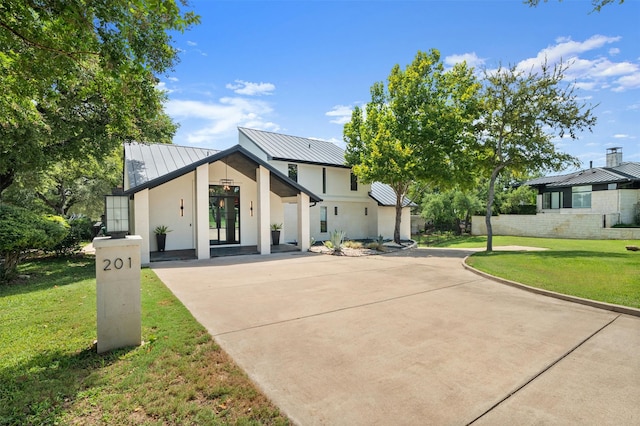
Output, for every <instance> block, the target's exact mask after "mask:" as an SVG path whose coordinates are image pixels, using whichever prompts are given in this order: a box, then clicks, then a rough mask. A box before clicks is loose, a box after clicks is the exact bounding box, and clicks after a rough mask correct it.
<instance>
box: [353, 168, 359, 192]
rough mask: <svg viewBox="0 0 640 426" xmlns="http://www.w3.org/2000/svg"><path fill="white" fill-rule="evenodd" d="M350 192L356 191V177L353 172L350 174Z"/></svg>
mask: <svg viewBox="0 0 640 426" xmlns="http://www.w3.org/2000/svg"><path fill="white" fill-rule="evenodd" d="M351 190H352V191H357V190H358V177H357V176H356V175H355V174H354V173H353V172H351Z"/></svg>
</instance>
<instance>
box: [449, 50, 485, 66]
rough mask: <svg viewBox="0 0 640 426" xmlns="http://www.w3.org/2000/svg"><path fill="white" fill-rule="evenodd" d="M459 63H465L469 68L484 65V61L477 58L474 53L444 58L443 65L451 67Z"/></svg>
mask: <svg viewBox="0 0 640 426" xmlns="http://www.w3.org/2000/svg"><path fill="white" fill-rule="evenodd" d="M460 62H466V63H467V66H469V67H480V66H482V65H484V63H485V60H484V59H483V58H479V57H478V55H476V52H471V53H462V54H460V55H450V56H447V57H446V58H444V63H445V64H446V65H449V66H451V67H452V66H454V65H455V64H458V63H460Z"/></svg>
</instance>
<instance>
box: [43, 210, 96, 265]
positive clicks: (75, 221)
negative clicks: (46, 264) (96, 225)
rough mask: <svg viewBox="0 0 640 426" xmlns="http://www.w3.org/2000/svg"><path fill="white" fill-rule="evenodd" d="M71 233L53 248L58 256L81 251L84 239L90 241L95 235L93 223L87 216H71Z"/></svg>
mask: <svg viewBox="0 0 640 426" xmlns="http://www.w3.org/2000/svg"><path fill="white" fill-rule="evenodd" d="M67 223H68V224H69V233H68V234H67V236H66V237H65V238H64V239H63V240H62V241H61V242H59V243H58V244H56V245H55V247H54V248H53V250H54V251H55V252H56V254H57V255H58V256H65V255H70V254H75V253H78V252H79V251H80V249H81V248H82V247H81V243H82V242H83V241H90V240H91V239H92V237H93V223H92V222H91V219H89V218H88V217H86V216H74V217H72V218H70V219H69V220H68V221H67Z"/></svg>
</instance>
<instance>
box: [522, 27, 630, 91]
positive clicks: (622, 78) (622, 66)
mask: <svg viewBox="0 0 640 426" xmlns="http://www.w3.org/2000/svg"><path fill="white" fill-rule="evenodd" d="M620 40H621V37H607V36H603V35H594V36H592V37H590V38H588V39H586V40H584V41H582V42H580V41H574V40H571V38H568V37H560V38H557V39H556V42H557V44H555V45H552V46H548V47H546V48H545V49H542V50H541V51H540V52H538V54H537V55H536V56H535V57H533V58H528V59H525V60H523V61H521V62H520V63H518V65H517V68H518V69H519V70H521V71H523V72H529V71H532V72H540V70H541V66H542V64H544V63H545V62H546V63H547V64H548V65H550V66H553V65H555V64H557V63H559V62H563V63H564V64H566V65H568V66H569V68H568V70H567V71H566V72H565V77H566V79H567V80H571V81H575V82H576V84H577V87H578V88H580V89H584V90H605V89H611V90H612V91H614V92H622V91H625V90H629V89H635V88H638V87H640V61H638V62H637V63H634V62H630V61H622V62H614V61H611V60H610V59H608V58H606V57H604V56H602V55H600V56H595V57H594V54H596V55H598V52H597V51H598V50H599V49H601V48H602V47H604V46H606V45H607V44H611V43H616V42H618V41H620ZM619 52H620V49H618V48H616V47H611V48H610V49H609V51H608V53H609V54H610V55H616V54H618V53H619ZM589 54H590V56H589Z"/></svg>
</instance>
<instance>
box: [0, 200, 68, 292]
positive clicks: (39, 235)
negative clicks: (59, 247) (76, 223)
mask: <svg viewBox="0 0 640 426" xmlns="http://www.w3.org/2000/svg"><path fill="white" fill-rule="evenodd" d="M67 233H68V225H66V222H65V220H64V219H63V218H61V217H60V216H39V215H37V214H35V213H33V212H31V211H30V210H27V209H24V208H22V207H16V206H12V205H9V204H0V257H2V258H3V259H4V262H3V263H1V264H0V282H8V281H11V280H12V279H13V278H15V276H16V275H17V267H18V263H19V262H20V256H21V255H22V254H23V253H24V252H25V251H27V250H52V249H53V247H54V246H55V245H56V244H58V243H59V242H60V241H62V239H64V237H65V236H66V235H67Z"/></svg>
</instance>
